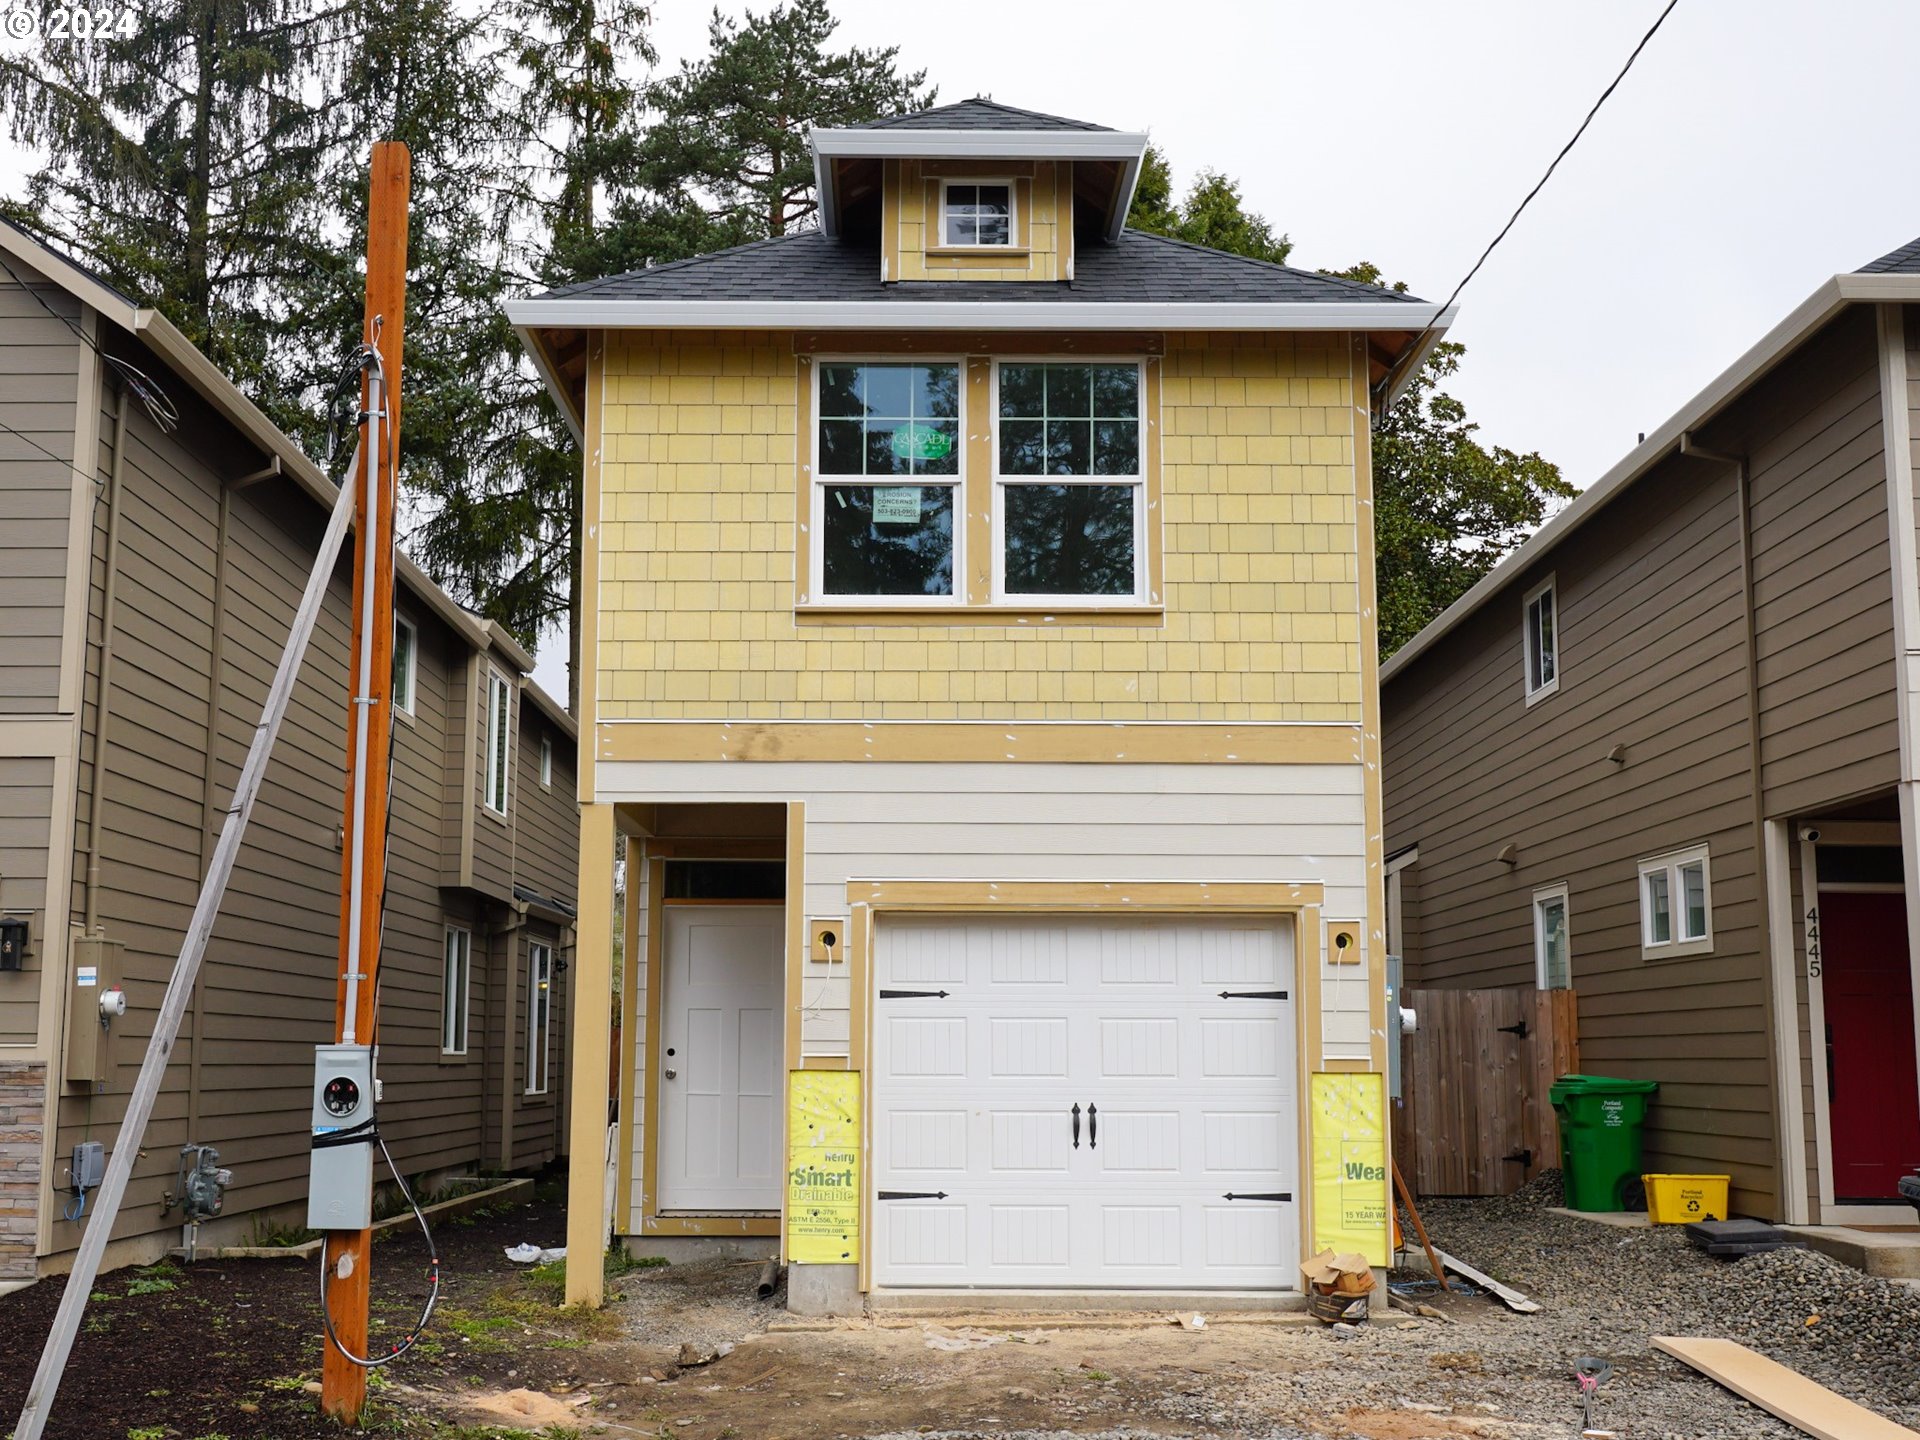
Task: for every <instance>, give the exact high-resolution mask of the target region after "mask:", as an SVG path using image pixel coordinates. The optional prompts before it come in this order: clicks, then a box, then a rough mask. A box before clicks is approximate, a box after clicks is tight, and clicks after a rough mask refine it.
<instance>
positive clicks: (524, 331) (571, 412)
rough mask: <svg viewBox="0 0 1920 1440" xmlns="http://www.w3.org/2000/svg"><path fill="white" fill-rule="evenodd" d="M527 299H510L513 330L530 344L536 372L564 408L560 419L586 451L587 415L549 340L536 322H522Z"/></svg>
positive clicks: (528, 347) (509, 311) (528, 353)
mask: <svg viewBox="0 0 1920 1440" xmlns="http://www.w3.org/2000/svg"><path fill="white" fill-rule="evenodd" d="M525 303H526V302H524V301H519V302H512V301H510V302H508V305H507V319H508V320H510V321H512V322H513V333H514V334H515V335H518V336H519V337H520V343H521V344H522V345H523V346H525V347H526V351H527V355H528V356H529V357H530V358H531V359H532V361H533V368H534V371H535V372H536V373H537V374H538V375H539V376H540V380H541V383H542V384H544V385H545V386H546V387H547V393H548V394H549V395H551V396H553V403H554V404H555V405H557V406H558V407H559V408H560V418H561V419H562V420H564V421H566V422H567V429H568V430H569V431H571V432H572V433H573V443H574V444H576V445H578V446H579V447H580V448H581V449H582V450H583V451H584V450H585V449H586V443H587V442H586V430H587V427H586V417H585V416H583V415H582V414H581V413H580V409H579V406H578V405H577V404H576V402H575V400H574V397H573V391H572V390H570V389H569V388H568V387H567V385H566V382H565V381H564V380H562V379H561V377H560V372H559V371H558V370H556V369H555V368H554V364H553V356H552V355H550V354H549V353H548V352H547V347H546V343H545V342H544V341H542V340H541V338H540V337H539V335H538V334H537V333H536V332H535V329H534V326H533V325H532V324H522V323H520V321H519V319H518V318H517V317H516V315H515V311H516V309H517V307H518V306H519V305H521V304H525Z"/></svg>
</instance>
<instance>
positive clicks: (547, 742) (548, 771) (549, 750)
mask: <svg viewBox="0 0 1920 1440" xmlns="http://www.w3.org/2000/svg"><path fill="white" fill-rule="evenodd" d="M540 788H541V789H542V790H551V789H553V737H552V736H551V735H542V736H541V737H540Z"/></svg>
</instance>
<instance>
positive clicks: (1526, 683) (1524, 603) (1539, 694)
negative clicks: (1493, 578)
mask: <svg viewBox="0 0 1920 1440" xmlns="http://www.w3.org/2000/svg"><path fill="white" fill-rule="evenodd" d="M1558 578H1559V577H1558V576H1557V575H1549V576H1547V578H1546V579H1544V580H1542V581H1541V582H1540V583H1539V584H1538V585H1536V586H1534V587H1533V589H1531V590H1529V591H1527V593H1526V595H1525V597H1524V598H1523V599H1522V600H1521V601H1520V692H1521V694H1523V695H1525V696H1526V697H1527V704H1529V705H1531V704H1533V703H1534V702H1535V701H1536V700H1544V699H1546V698H1547V696H1549V695H1551V694H1553V693H1554V692H1555V691H1557V690H1558V689H1559V688H1560V592H1559V590H1558V589H1556V588H1555V586H1554V581H1555V580H1557V579H1558ZM1542 595H1552V596H1553V678H1552V679H1551V680H1549V681H1547V682H1546V684H1544V685H1540V686H1535V684H1534V683H1533V625H1532V623H1531V621H1530V616H1531V613H1532V611H1533V602H1534V601H1536V600H1538V599H1539V598H1540V597H1541V596H1542Z"/></svg>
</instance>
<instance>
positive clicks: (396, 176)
mask: <svg viewBox="0 0 1920 1440" xmlns="http://www.w3.org/2000/svg"><path fill="white" fill-rule="evenodd" d="M411 165H412V162H411V157H410V156H409V155H408V153H407V147H406V146H405V145H402V144H400V143H398V142H397V141H392V140H383V141H381V142H380V143H379V144H377V145H375V146H374V147H373V176H372V183H371V185H370V187H369V190H368V195H367V304H366V321H365V328H364V331H363V336H362V338H363V339H364V340H365V341H366V342H367V343H368V344H370V345H372V346H373V347H374V348H375V349H376V350H377V351H378V352H379V355H380V362H381V367H380V368H381V370H382V372H383V374H384V380H385V383H384V386H383V387H382V388H380V389H379V390H377V391H376V390H375V388H374V386H373V384H372V377H371V374H369V377H368V379H367V380H366V381H365V382H363V384H362V388H361V409H362V411H363V412H364V411H366V410H368V409H370V408H371V406H372V404H377V405H378V406H379V408H380V409H381V410H383V411H384V412H385V413H384V414H379V415H376V416H375V417H374V419H373V421H372V423H371V426H370V433H371V432H372V431H374V430H377V440H378V444H377V445H376V446H372V447H369V448H368V449H367V451H366V453H365V455H364V456H363V459H362V462H361V470H360V473H359V474H358V475H356V476H355V477H354V483H355V485H356V486H357V488H358V495H357V497H356V498H355V501H354V511H353V514H354V545H353V649H352V659H351V664H350V668H349V670H348V672H347V673H348V677H349V681H348V687H347V688H348V692H349V702H348V706H347V800H346V843H345V844H344V845H342V846H341V851H342V860H341V873H340V976H339V981H338V986H337V989H336V992H335V1002H334V1017H335V1024H334V1030H335V1037H336V1038H337V1039H339V1040H341V1041H342V1042H347V1043H358V1044H361V1045H371V1044H373V1043H374V1042H375V1038H376V1035H375V1030H374V1026H375V1024H376V1021H377V1014H376V1010H375V1006H374V995H375V989H374V986H375V981H376V980H377V979H378V976H379V972H380V912H381V904H382V900H383V892H384V888H385V876H386V868H387V758H388V745H389V740H390V737H391V736H392V733H393V704H392V702H393V542H394V523H393V517H394V506H395V504H396V503H397V501H398V498H399V458H400V358H401V353H402V348H403V342H404V339H405V332H406V303H407V196H408V187H409V181H410V178H411ZM370 402H371V404H370ZM369 598H370V599H371V602H372V603H371V606H369V605H368V601H369ZM363 763H364V766H365V771H366V773H365V775H364V777H363V776H361V774H360V770H361V766H362V764H363ZM356 790H358V792H359V793H360V795H361V796H362V799H361V802H360V803H359V804H358V805H356V804H355V794H356ZM356 878H357V879H358V892H359V904H358V906H357V907H356V906H355V904H354V896H355V889H356V886H355V881H356ZM356 912H357V913H356ZM356 938H357V941H358V945H357V954H358V960H357V965H356V962H355V961H354V959H353V958H352V957H353V956H354V954H355V946H354V944H353V942H354V940H355V939H356ZM356 971H357V973H353V972H356ZM372 1242H373V1235H372V1232H371V1231H368V1230H359V1231H333V1232H330V1233H329V1234H328V1235H327V1237H326V1254H327V1258H328V1266H327V1278H326V1282H325V1283H326V1295H325V1303H326V1306H327V1313H328V1314H329V1315H330V1316H332V1318H333V1328H334V1331H335V1333H336V1334H337V1335H338V1336H339V1339H340V1344H341V1345H343V1346H345V1347H346V1348H347V1349H348V1350H350V1351H352V1352H353V1353H354V1354H356V1355H365V1354H366V1353H367V1314H368V1304H369V1293H368V1279H369V1275H368V1271H369V1268H370V1262H371V1260H372V1252H373V1243H372ZM343 1269H344V1270H345V1271H346V1273H345V1274H344V1275H343V1274H342V1273H341V1271H342V1270H343ZM322 1351H323V1357H324V1358H323V1361H322V1365H321V1376H320V1408H321V1409H322V1411H324V1412H325V1413H326V1414H327V1415H329V1416H331V1417H333V1418H334V1419H335V1420H339V1421H341V1422H342V1423H344V1424H348V1425H353V1424H358V1423H359V1420H360V1412H361V1409H362V1408H363V1407H364V1406H365V1404H366V1399H367V1372H366V1371H365V1370H364V1369H362V1368H361V1367H360V1366H358V1365H355V1364H354V1363H353V1362H352V1361H350V1360H348V1359H347V1358H346V1357H345V1356H344V1355H342V1354H341V1353H340V1351H339V1349H338V1348H337V1347H336V1346H334V1345H331V1344H327V1343H326V1342H324V1341H323V1342H322Z"/></svg>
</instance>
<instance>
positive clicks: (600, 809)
mask: <svg viewBox="0 0 1920 1440" xmlns="http://www.w3.org/2000/svg"><path fill="white" fill-rule="evenodd" d="M579 897H580V901H579V903H580V922H579V926H578V930H577V934H578V939H577V940H576V941H575V944H574V950H573V969H572V971H571V973H570V974H569V976H568V979H569V980H570V981H571V983H572V985H573V987H574V1010H573V1013H574V1021H575V1030H574V1033H573V1035H572V1037H571V1039H572V1045H571V1047H570V1049H571V1053H570V1054H569V1055H568V1057H567V1077H568V1078H567V1083H568V1084H569V1085H571V1086H572V1097H573V1098H572V1104H571V1110H572V1125H571V1128H570V1130H569V1132H568V1134H569V1143H568V1147H567V1148H568V1152H569V1153H568V1161H567V1304H569V1305H590V1306H593V1307H594V1308H596V1309H598V1308H599V1306H600V1303H601V1301H602V1299H603V1298H604V1295H603V1291H604V1288H605V1286H604V1274H605V1271H604V1269H603V1259H602V1253H603V1252H604V1251H605V1249H606V1244H607V1190H606V1169H607V1064H608V1057H609V1055H610V1054H611V1052H612V1027H613V806H611V805H582V806H581V807H580V889H579Z"/></svg>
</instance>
